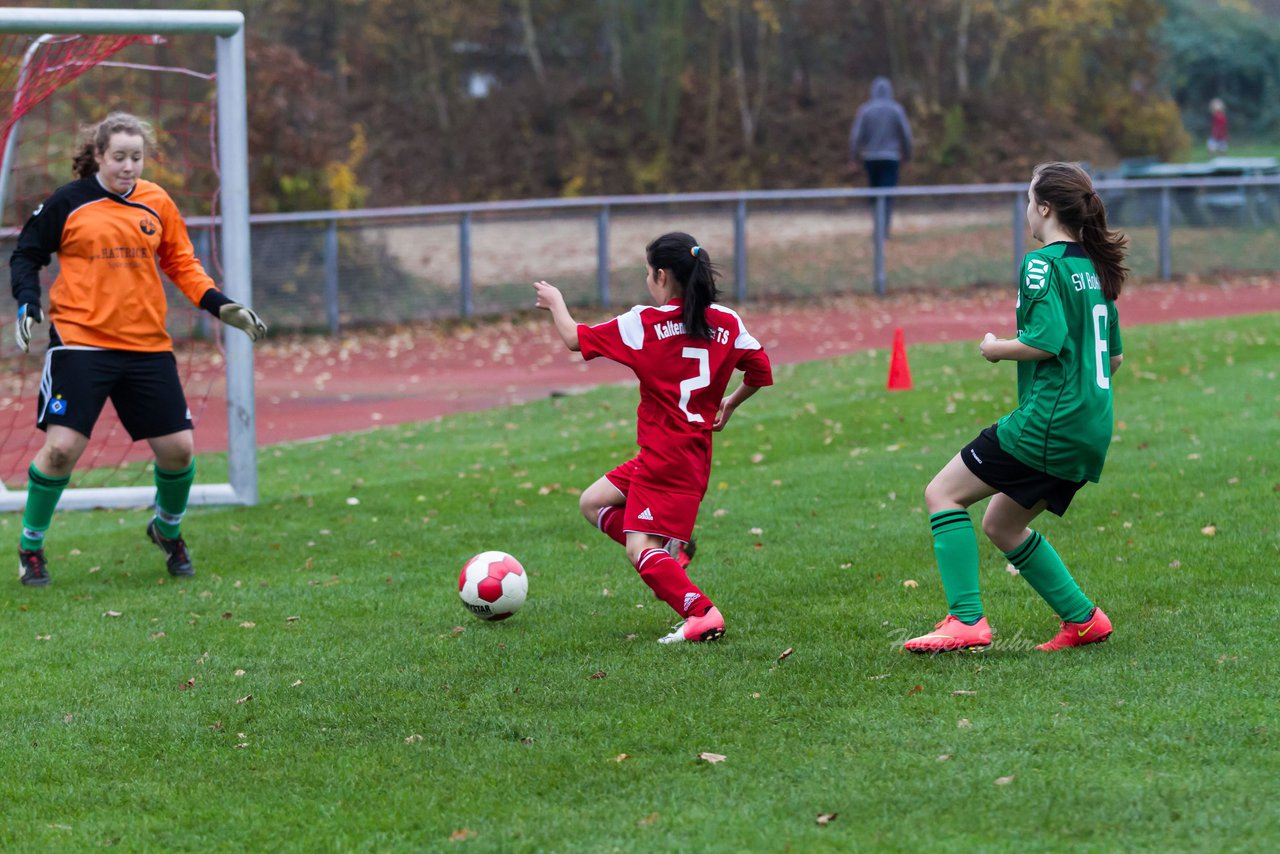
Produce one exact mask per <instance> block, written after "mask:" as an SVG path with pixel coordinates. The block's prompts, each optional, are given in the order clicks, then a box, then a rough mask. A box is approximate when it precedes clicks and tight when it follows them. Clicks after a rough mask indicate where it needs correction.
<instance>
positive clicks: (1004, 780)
mask: <svg viewBox="0 0 1280 854" xmlns="http://www.w3.org/2000/svg"><path fill="white" fill-rule="evenodd" d="M1015 776H1016V775H1014V774H1010V775H1009V776H1008V777H997V778H996V785H997V786H1007V785H1009V784H1010V783H1012V782H1013V779H1014V777H1015Z"/></svg>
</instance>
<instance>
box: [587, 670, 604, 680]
mask: <svg viewBox="0 0 1280 854" xmlns="http://www.w3.org/2000/svg"><path fill="white" fill-rule="evenodd" d="M608 675H609V674H608V673H605V672H604V671H603V670H597V671H596V672H595V673H592V674H591V675H590V676H588V677H587V678H588V679H603V678H604V677H606V676H608Z"/></svg>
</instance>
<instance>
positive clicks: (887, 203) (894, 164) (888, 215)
mask: <svg viewBox="0 0 1280 854" xmlns="http://www.w3.org/2000/svg"><path fill="white" fill-rule="evenodd" d="M862 166H863V168H864V169H866V170H867V183H868V184H869V185H871V186H872V187H896V186H898V166H899V161H897V160H864V161H862ZM875 203H876V200H875V199H872V200H871V205H872V207H874V206H875ZM892 218H893V198H892V197H890V198H886V199H885V200H884V230H885V234H888V233H889V221H890V220H891V219H892Z"/></svg>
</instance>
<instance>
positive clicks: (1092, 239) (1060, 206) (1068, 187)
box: [1032, 163, 1129, 302]
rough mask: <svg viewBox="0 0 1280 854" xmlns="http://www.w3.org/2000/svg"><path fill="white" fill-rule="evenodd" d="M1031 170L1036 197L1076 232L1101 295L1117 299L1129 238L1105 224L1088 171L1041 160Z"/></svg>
mask: <svg viewBox="0 0 1280 854" xmlns="http://www.w3.org/2000/svg"><path fill="white" fill-rule="evenodd" d="M1032 174H1033V176H1034V177H1033V179H1032V181H1033V183H1032V188H1033V193H1034V194H1035V197H1036V200H1037V201H1039V202H1041V203H1042V204H1046V205H1048V206H1049V207H1050V208H1052V209H1053V212H1054V213H1055V214H1056V215H1057V217H1058V222H1059V223H1061V224H1062V226H1063V228H1065V229H1066V230H1067V231H1069V232H1071V233H1072V234H1076V235H1079V238H1080V248H1081V249H1083V250H1084V254H1085V255H1087V256H1089V260H1090V261H1092V262H1093V266H1094V269H1095V270H1097V272H1098V279H1099V281H1100V282H1101V283H1102V294H1103V296H1105V297H1106V298H1107V299H1109V300H1111V301H1113V302H1114V301H1115V300H1117V299H1119V298H1120V290H1121V288H1122V287H1123V286H1124V280H1125V278H1126V277H1127V276H1128V275H1129V268H1128V267H1126V266H1125V263H1124V257H1125V250H1126V249H1127V247H1128V243H1129V239H1128V238H1127V237H1125V236H1124V234H1123V233H1121V232H1119V231H1112V230H1111V229H1110V228H1108V227H1107V208H1106V206H1105V205H1103V204H1102V199H1101V198H1099V197H1098V194H1097V193H1096V192H1095V191H1094V189H1093V182H1092V181H1091V180H1090V179H1089V174H1088V173H1087V172H1085V171H1084V169H1082V168H1080V167H1079V166H1077V165H1076V164H1074V163H1041V164H1040V165H1039V166H1037V167H1036V168H1035V170H1034V172H1033V173H1032Z"/></svg>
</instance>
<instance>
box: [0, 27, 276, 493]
mask: <svg viewBox="0 0 1280 854" xmlns="http://www.w3.org/2000/svg"><path fill="white" fill-rule="evenodd" d="M113 110H123V111H125V112H130V113H133V114H135V115H138V116H139V117H141V118H143V119H145V120H147V121H149V122H150V123H151V124H152V126H153V127H154V128H155V131H156V136H157V146H156V150H155V151H153V152H151V153H150V154H149V156H148V160H147V164H146V171H145V172H144V177H146V178H148V179H150V180H154V181H156V182H157V183H159V184H161V186H163V187H164V188H165V189H166V190H167V191H168V192H169V194H170V195H171V196H173V198H174V200H175V202H177V204H178V207H179V209H180V210H181V211H182V212H183V214H184V216H185V218H186V219H187V224H188V227H189V230H190V233H191V237H192V241H193V243H194V244H195V248H196V253H197V255H198V256H199V257H200V258H201V260H202V261H203V263H204V266H205V268H206V269H207V270H208V271H209V273H210V275H212V276H213V277H214V279H215V281H217V282H218V284H219V286H220V287H221V288H222V289H223V290H224V291H225V292H226V293H227V294H228V296H230V297H231V298H233V299H236V300H238V301H242V302H251V300H250V294H251V290H250V279H249V260H248V190H247V184H248V173H247V165H246V158H247V146H246V142H245V118H244V114H245V105H244V47H243V18H242V16H241V15H240V13H238V12H157V11H145V12H144V11H137V12H134V11H128V10H97V11H94V10H76V11H74V12H71V11H62V10H50V9H0V149H2V150H3V153H4V161H3V166H2V168H0V253H3V260H5V261H6V262H7V260H8V257H9V255H10V253H11V252H12V250H13V247H14V245H15V242H16V238H17V233H18V231H19V230H20V229H21V227H22V224H23V223H24V222H25V221H26V219H27V217H28V216H29V215H30V213H31V211H32V210H34V208H35V207H36V206H37V205H38V204H40V202H42V201H43V200H44V199H45V198H47V197H48V195H49V194H50V193H51V192H52V191H53V190H54V189H56V188H57V187H59V186H61V185H62V184H65V183H67V182H68V181H70V180H72V179H73V178H74V176H73V175H72V172H71V159H72V157H73V155H74V150H75V147H76V145H77V141H78V139H79V133H80V129H81V127H82V126H83V125H84V124H87V123H91V122H94V121H97V120H99V119H101V118H102V117H104V116H105V115H106V114H107V113H108V112H111V111H113ZM233 158H234V159H235V162H231V161H232V159H233ZM56 273H57V261H56V259H55V261H54V262H53V264H51V265H50V267H49V268H48V269H47V270H46V271H45V276H44V278H43V280H42V285H43V290H44V296H45V298H44V304H45V307H46V310H47V308H48V287H49V285H50V284H51V283H52V281H53V279H54V278H55V276H56ZM167 289H168V297H169V332H170V334H171V336H172V337H173V339H174V342H175V355H176V356H177V358H178V364H179V369H180V371H181V374H182V377H183V386H184V389H185V391H186V394H187V399H188V403H189V405H190V408H191V414H192V420H193V422H194V423H195V426H196V429H195V436H196V450H197V452H200V453H205V452H225V453H226V455H227V456H226V460H227V469H226V472H225V474H223V473H222V472H221V470H220V469H221V467H220V466H219V465H218V463H219V462H220V460H221V457H214V458H212V459H213V462H212V464H210V465H202V472H201V478H200V482H199V483H198V484H197V485H196V486H195V487H194V488H193V490H192V494H191V502H192V503H204V504H208V503H250V504H251V503H255V502H256V500H257V474H256V451H255V441H254V407H253V367H252V358H253V351H252V347H251V346H250V343H249V342H248V340H247V339H245V338H244V336H243V335H241V334H239V333H236V332H234V331H232V334H231V335H226V334H225V330H224V328H223V327H222V325H221V324H219V323H217V322H216V321H213V319H212V318H211V317H209V316H208V315H207V314H205V313H203V312H201V311H199V309H197V308H195V307H194V306H192V305H191V304H190V302H188V301H187V299H186V297H185V296H183V295H182V294H181V293H180V292H179V291H178V290H177V289H176V288H174V287H173V286H172V285H171V284H168V283H167ZM9 305H10V308H9V310H8V311H0V318H5V317H10V318H11V317H13V310H14V306H13V305H12V304H11V303H10V304H9ZM36 329H37V332H38V335H39V336H40V337H39V338H37V339H35V340H33V341H32V346H31V353H29V354H23V353H22V352H21V351H20V350H18V349H17V347H16V345H15V344H14V342H13V335H12V321H9V322H6V323H4V324H3V326H2V327H0V371H2V373H0V510H13V509H20V508H21V507H22V506H23V504H24V503H25V497H26V495H25V492H23V491H21V490H23V489H25V484H26V470H27V466H28V464H29V463H30V462H31V460H32V459H33V458H34V456H35V453H36V451H37V450H38V449H39V446H40V444H41V443H42V442H43V437H44V434H43V433H41V432H39V431H38V430H36V429H35V417H36V395H37V389H38V385H39V381H40V374H41V370H42V368H43V356H44V348H45V343H46V338H45V337H44V336H47V324H46V325H44V326H41V327H37V328H36ZM150 456H151V455H150V449H149V447H148V446H147V443H145V442H137V443H135V442H132V441H131V440H130V438H129V436H128V433H127V432H126V431H125V430H124V428H123V427H122V426H121V424H120V423H119V420H118V419H117V418H116V416H115V412H114V410H113V409H112V408H111V406H110V405H108V406H107V407H105V408H104V410H103V414H102V417H101V418H100V419H99V421H98V423H97V425H96V426H95V428H94V434H93V437H92V439H91V441H90V444H89V447H88V449H87V450H86V452H85V454H84V455H83V456H82V457H81V460H80V462H79V463H78V465H77V469H76V472H75V473H74V474H73V475H72V483H71V487H72V488H71V489H68V490H67V491H66V492H65V493H64V495H63V499H62V501H61V502H60V504H59V507H60V508H75V507H106V506H141V505H146V504H149V503H150V502H151V500H152V498H153V496H154V491H155V490H154V485H153V483H152V479H151V476H150V466H149V462H148V461H149V460H150ZM210 475H212V476H213V479H217V480H223V481H224V482H222V483H210V482H209V481H210Z"/></svg>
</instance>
